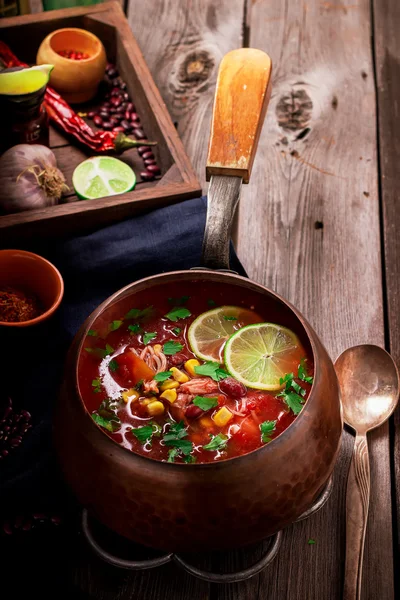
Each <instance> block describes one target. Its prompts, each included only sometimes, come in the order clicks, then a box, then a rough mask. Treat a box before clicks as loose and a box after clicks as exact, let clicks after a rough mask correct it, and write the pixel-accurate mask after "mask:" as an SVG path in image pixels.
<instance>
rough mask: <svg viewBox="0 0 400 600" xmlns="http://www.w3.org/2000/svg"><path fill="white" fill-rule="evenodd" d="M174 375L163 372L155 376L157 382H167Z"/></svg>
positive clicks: (169, 372)
mask: <svg viewBox="0 0 400 600" xmlns="http://www.w3.org/2000/svg"><path fill="white" fill-rule="evenodd" d="M171 375H172V371H161V372H160V373H157V374H156V375H154V380H155V381H160V382H163V381H166V380H167V379H169V378H170V377H171Z"/></svg>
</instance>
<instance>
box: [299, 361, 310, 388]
mask: <svg viewBox="0 0 400 600" xmlns="http://www.w3.org/2000/svg"><path fill="white" fill-rule="evenodd" d="M305 363H306V359H305V358H302V359H301V361H300V364H299V368H298V371H297V376H298V378H299V379H301V380H302V381H305V382H306V383H313V381H314V378H313V377H311V376H308V375H307V370H306V364H305Z"/></svg>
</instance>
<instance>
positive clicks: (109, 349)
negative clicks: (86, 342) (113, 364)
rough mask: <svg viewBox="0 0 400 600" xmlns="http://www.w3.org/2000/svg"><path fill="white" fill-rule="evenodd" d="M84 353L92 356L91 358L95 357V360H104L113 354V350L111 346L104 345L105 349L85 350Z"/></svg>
mask: <svg viewBox="0 0 400 600" xmlns="http://www.w3.org/2000/svg"><path fill="white" fill-rule="evenodd" d="M85 350H86V352H88V354H93V356H96V357H97V358H105V357H106V356H108V355H109V354H112V353H113V352H114V348H113V347H112V346H110V344H106V347H105V349H104V348H96V347H94V348H85Z"/></svg>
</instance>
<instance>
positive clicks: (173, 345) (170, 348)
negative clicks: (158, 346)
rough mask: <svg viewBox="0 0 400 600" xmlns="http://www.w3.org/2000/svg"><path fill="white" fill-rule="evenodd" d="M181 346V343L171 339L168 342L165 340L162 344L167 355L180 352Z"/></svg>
mask: <svg viewBox="0 0 400 600" xmlns="http://www.w3.org/2000/svg"><path fill="white" fill-rule="evenodd" d="M182 348H183V345H182V344H180V343H179V342H175V341H174V340H171V341H169V342H165V344H164V346H163V352H164V354H166V355H167V356H173V355H174V354H176V353H177V352H180V351H181V350H182Z"/></svg>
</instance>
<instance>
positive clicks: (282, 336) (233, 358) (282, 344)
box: [224, 323, 304, 391]
mask: <svg viewBox="0 0 400 600" xmlns="http://www.w3.org/2000/svg"><path fill="white" fill-rule="evenodd" d="M303 357H304V350H303V348H302V346H301V344H300V341H299V339H298V337H297V336H296V334H295V333H293V331H290V329H287V328H286V327H282V326H281V325H275V324H274V323H258V324H256V325H249V326H248V327H244V328H243V329H240V330H239V331H237V332H236V333H234V334H233V335H232V336H231V337H230V338H229V340H228V341H227V343H226V345H225V353H224V358H225V366H226V368H227V370H228V371H229V373H230V374H231V375H232V376H233V377H235V379H237V380H238V381H241V382H242V383H244V385H247V387H249V388H255V389H258V390H269V391H274V390H279V389H280V388H281V387H282V385H281V384H280V383H279V380H280V379H281V377H282V378H283V377H284V375H285V374H286V373H292V372H297V368H298V365H299V363H300V361H301V359H302V358H303Z"/></svg>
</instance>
